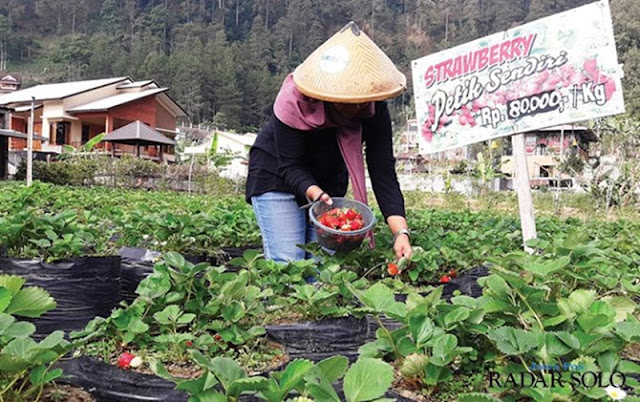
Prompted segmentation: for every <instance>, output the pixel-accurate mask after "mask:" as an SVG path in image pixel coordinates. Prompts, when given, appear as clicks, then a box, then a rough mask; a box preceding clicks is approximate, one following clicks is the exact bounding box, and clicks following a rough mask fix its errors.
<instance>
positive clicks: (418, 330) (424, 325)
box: [409, 315, 435, 348]
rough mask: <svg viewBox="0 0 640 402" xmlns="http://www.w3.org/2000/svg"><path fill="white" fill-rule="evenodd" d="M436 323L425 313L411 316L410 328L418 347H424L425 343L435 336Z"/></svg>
mask: <svg viewBox="0 0 640 402" xmlns="http://www.w3.org/2000/svg"><path fill="white" fill-rule="evenodd" d="M434 329H435V325H434V323H433V321H431V319H430V318H428V317H426V316H424V315H417V316H412V317H410V318H409V330H410V331H411V337H412V338H413V341H414V342H415V344H416V346H417V347H418V348H422V347H424V345H425V344H426V343H427V342H428V341H429V339H431V337H432V336H433V331H434Z"/></svg>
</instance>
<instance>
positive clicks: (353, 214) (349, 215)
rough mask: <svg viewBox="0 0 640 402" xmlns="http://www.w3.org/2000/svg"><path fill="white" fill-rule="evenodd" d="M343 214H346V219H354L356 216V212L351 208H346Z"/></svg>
mask: <svg viewBox="0 0 640 402" xmlns="http://www.w3.org/2000/svg"><path fill="white" fill-rule="evenodd" d="M345 215H346V216H347V219H351V220H354V219H356V217H357V216H358V213H357V212H356V211H354V210H353V209H347V212H346V213H345Z"/></svg>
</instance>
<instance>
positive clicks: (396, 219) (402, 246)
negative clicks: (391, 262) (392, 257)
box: [387, 215, 413, 259]
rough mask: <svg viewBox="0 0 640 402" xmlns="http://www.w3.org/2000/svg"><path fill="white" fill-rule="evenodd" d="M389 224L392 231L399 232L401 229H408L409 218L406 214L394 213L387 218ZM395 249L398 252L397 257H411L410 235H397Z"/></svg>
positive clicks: (394, 243)
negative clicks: (407, 218)
mask: <svg viewBox="0 0 640 402" xmlns="http://www.w3.org/2000/svg"><path fill="white" fill-rule="evenodd" d="M387 224H388V225H389V229H391V233H394V234H395V233H398V231H400V230H403V229H405V230H407V229H408V226H407V220H406V219H405V218H404V216H399V215H392V216H389V217H388V218H387ZM393 251H394V252H395V253H396V258H397V259H400V258H402V257H407V258H410V257H411V253H412V252H413V251H412V250H411V242H410V241H409V235H407V234H399V235H398V236H396V237H395V241H394V242H393Z"/></svg>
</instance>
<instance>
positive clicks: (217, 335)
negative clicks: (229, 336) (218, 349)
mask: <svg viewBox="0 0 640 402" xmlns="http://www.w3.org/2000/svg"><path fill="white" fill-rule="evenodd" d="M213 339H215V340H216V341H221V340H222V337H221V336H220V334H215V335H214V336H213Z"/></svg>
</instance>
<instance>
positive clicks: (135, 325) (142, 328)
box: [127, 318, 149, 334]
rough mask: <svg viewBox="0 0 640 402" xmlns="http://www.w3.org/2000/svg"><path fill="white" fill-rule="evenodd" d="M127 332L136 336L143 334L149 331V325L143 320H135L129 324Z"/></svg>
mask: <svg viewBox="0 0 640 402" xmlns="http://www.w3.org/2000/svg"><path fill="white" fill-rule="evenodd" d="M127 330H128V331H131V332H133V333H134V334H143V333H145V332H147V331H148V330H149V325H148V324H145V323H144V322H143V321H142V319H141V318H135V319H134V320H133V321H131V322H130V323H129V325H128V326H127Z"/></svg>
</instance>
